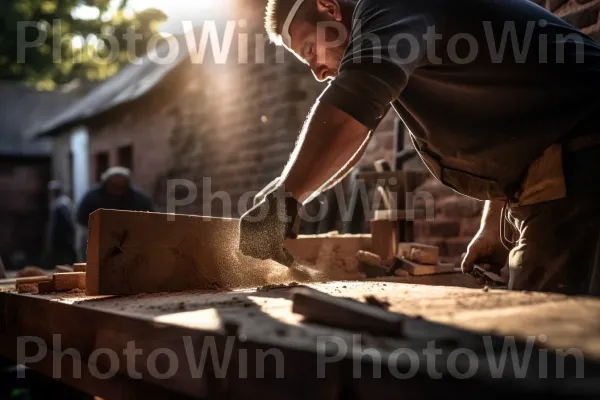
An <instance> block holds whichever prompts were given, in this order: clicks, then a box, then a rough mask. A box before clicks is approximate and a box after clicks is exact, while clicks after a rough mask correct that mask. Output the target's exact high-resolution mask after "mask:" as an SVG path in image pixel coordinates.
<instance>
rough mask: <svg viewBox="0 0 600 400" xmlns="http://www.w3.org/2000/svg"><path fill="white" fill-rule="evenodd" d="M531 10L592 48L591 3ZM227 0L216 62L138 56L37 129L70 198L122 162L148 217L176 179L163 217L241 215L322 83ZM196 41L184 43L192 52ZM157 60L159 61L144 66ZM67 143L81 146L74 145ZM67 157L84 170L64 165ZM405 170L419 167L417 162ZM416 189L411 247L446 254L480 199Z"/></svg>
mask: <svg viewBox="0 0 600 400" xmlns="http://www.w3.org/2000/svg"><path fill="white" fill-rule="evenodd" d="M536 2H537V3H538V4H540V5H542V6H544V7H547V8H548V9H550V10H551V11H553V12H555V13H557V14H558V15H559V16H561V17H563V18H565V19H566V20H567V21H568V22H570V23H571V24H572V25H574V26H575V27H577V28H580V29H582V30H583V32H584V33H586V34H588V35H590V36H591V37H592V38H594V39H596V40H598V38H599V35H600V20H599V11H600V0H587V1H586V0H536ZM233 3H235V4H236V7H235V8H234V9H233V10H231V11H230V13H229V14H228V15H226V16H223V18H222V21H220V23H219V24H218V26H219V28H218V29H219V30H220V33H219V37H226V35H225V36H223V35H224V32H225V33H226V32H227V30H228V29H232V32H233V36H232V37H233V38H234V39H233V41H232V43H231V48H230V51H229V52H226V54H225V53H223V54H221V53H220V52H219V51H216V52H215V51H214V50H215V49H214V47H213V51H207V53H206V54H204V53H202V52H194V51H191V52H189V53H187V52H186V51H187V50H188V49H189V47H188V46H186V45H184V43H185V44H188V45H189V40H190V37H179V38H177V41H178V43H179V51H177V52H175V53H174V54H175V55H176V57H173V58H172V60H170V61H169V62H164V60H166V59H167V58H168V57H166V55H168V54H170V53H169V51H168V50H165V49H164V48H163V50H159V51H157V54H159V56H156V55H152V54H154V53H152V54H150V55H148V56H146V57H145V58H144V59H143V60H141V62H139V63H133V64H132V65H130V66H128V67H127V68H125V69H124V70H123V71H121V72H120V73H119V74H118V75H117V76H116V77H114V78H112V79H110V80H109V81H107V82H105V83H104V84H103V85H101V86H100V87H98V88H96V89H95V90H94V91H92V92H91V93H90V94H89V95H88V97H87V98H85V99H83V100H82V102H81V104H79V105H78V106H77V107H75V108H74V109H72V110H69V111H68V112H67V113H66V114H63V115H59V116H58V117H57V118H56V119H54V120H52V121H50V122H49V123H48V124H47V125H46V126H45V127H44V129H42V130H40V133H41V134H43V135H51V136H54V137H55V159H54V166H55V171H54V173H55V175H58V176H61V177H63V178H65V179H68V180H69V181H71V182H74V183H73V185H78V188H77V189H76V190H75V191H76V192H78V193H81V192H82V191H83V190H84V189H85V188H86V187H87V186H88V185H89V184H90V183H93V182H94V181H95V180H97V178H98V176H99V174H100V173H101V172H102V171H103V170H104V169H106V168H107V167H108V166H113V165H125V166H129V167H131V168H132V170H133V179H134V181H135V182H136V183H137V184H138V185H140V186H141V187H142V188H143V189H144V190H145V191H146V192H148V193H149V194H150V195H152V196H153V198H154V199H155V201H156V203H157V205H158V206H159V209H162V210H167V205H168V197H169V196H171V198H173V196H175V198H177V199H185V198H187V197H188V195H190V192H189V189H188V188H187V187H186V186H185V185H179V186H177V187H176V188H171V189H174V190H172V191H171V192H168V189H169V187H168V186H169V184H168V182H169V180H171V182H173V180H175V179H179V180H187V181H190V182H193V183H194V184H195V188H196V190H197V193H195V194H196V196H192V198H193V201H190V202H189V204H187V205H185V206H179V207H177V208H176V209H175V210H170V211H176V212H179V213H197V214H203V215H215V216H238V215H239V214H240V211H243V210H244V209H245V208H243V207H242V208H240V207H238V204H239V201H240V200H249V194H248V192H249V191H255V190H259V189H261V188H262V187H263V186H264V185H266V184H267V183H268V182H270V181H271V180H272V179H274V178H275V177H276V176H277V175H278V174H279V173H280V172H281V170H282V168H283V166H284V163H285V162H286V161H287V159H288V157H289V154H290V152H291V151H292V149H293V146H294V143H295V140H296V137H297V133H298V132H299V130H300V128H301V126H302V124H303V122H304V119H305V117H306V115H307V113H308V111H309V108H310V106H311V105H312V103H313V101H314V99H315V98H316V97H317V95H318V94H319V93H320V91H321V90H322V89H323V85H322V84H319V83H317V82H316V81H315V80H314V79H313V77H312V75H311V74H310V73H309V72H308V70H307V69H306V66H304V65H303V64H301V63H300V62H299V61H297V60H296V59H295V58H294V57H293V56H291V55H290V54H288V53H285V52H284V51H283V49H277V48H275V47H274V46H272V45H270V44H268V43H267V42H266V35H265V34H264V30H263V27H262V23H263V14H262V13H263V6H264V3H265V0H251V1H241V0H239V1H234V2H233ZM207 28H209V27H208V26H207V25H206V24H205V26H203V27H202V28H201V29H207ZM201 35H202V31H199V32H196V35H195V36H194V39H193V40H194V41H195V42H196V43H195V45H196V47H197V46H198V43H199V38H200V37H201ZM163 47H164V46H163ZM184 49H185V50H184ZM244 49H250V50H249V51H245V50H244ZM161 51H162V53H161ZM165 51H166V53H165ZM153 57H154V59H153ZM157 58H160V59H162V60H163V62H160V63H157V62H153V61H156V59H157ZM397 126H399V127H400V129H399V131H402V129H403V128H402V124H399V123H398V120H397V118H396V117H395V115H392V114H390V115H388V116H387V117H386V119H385V120H384V121H383V123H382V124H381V126H380V128H379V129H378V132H377V133H376V135H375V138H374V140H373V142H372V143H371V145H370V146H369V148H368V150H367V154H366V156H365V158H364V159H363V161H362V165H363V166H365V167H367V168H368V167H369V166H370V165H371V163H372V162H373V161H375V160H377V159H381V158H384V159H387V160H389V161H390V162H393V160H394V155H395V151H396V149H397V148H399V147H401V146H403V145H408V143H407V142H406V139H404V140H402V143H397V137H398V135H397V134H396V133H397V132H396V127H397ZM75 135H78V137H79V138H80V140H79V141H78V143H80V144H81V143H84V145H83V147H84V148H83V149H79V150H78V149H77V148H76V146H74V140H73V137H74V136H75ZM406 136H407V135H406ZM82 153H83V155H82ZM69 154H71V156H69ZM73 157H75V158H78V159H80V160H84V162H83V164H84V165H81V166H80V168H79V169H73V168H72V165H73V162H72V158H73ZM67 160H71V161H70V162H69V161H67ZM405 168H410V169H423V168H424V167H423V165H422V164H421V162H420V161H419V160H418V159H417V160H412V161H411V162H409V163H407V165H406V166H405ZM82 171H83V173H82ZM74 174H79V179H74V178H73V176H74ZM82 175H83V176H82ZM77 182H79V183H77ZM424 188H426V189H427V190H428V191H429V192H430V193H432V194H433V197H434V199H435V200H436V201H435V206H436V216H435V219H434V221H427V222H425V221H421V222H418V223H417V229H416V234H417V240H419V241H423V242H428V243H435V244H437V245H439V246H441V248H442V253H443V254H444V255H446V256H448V257H457V256H459V255H460V254H462V252H464V251H465V249H466V246H467V244H468V242H469V241H470V239H471V237H472V236H473V235H474V234H475V233H476V231H477V229H478V228H479V215H480V212H481V203H480V202H476V201H473V200H471V199H467V198H465V197H462V196H460V195H457V194H455V193H454V192H452V191H451V190H449V189H447V188H445V187H442V186H441V185H439V184H438V183H437V182H436V181H434V180H430V181H428V182H427V183H426V184H425V186H424ZM175 189H176V190H175ZM225 193H226V194H227V195H226V196H225V195H224V194H225ZM191 194H192V195H193V194H194V193H191ZM246 194H248V195H247V196H245V195H246ZM75 197H76V198H78V195H76V196H75ZM224 198H225V199H228V200H225V203H224V201H223V199H224ZM229 201H230V204H231V206H229V205H228V202H229Z"/></svg>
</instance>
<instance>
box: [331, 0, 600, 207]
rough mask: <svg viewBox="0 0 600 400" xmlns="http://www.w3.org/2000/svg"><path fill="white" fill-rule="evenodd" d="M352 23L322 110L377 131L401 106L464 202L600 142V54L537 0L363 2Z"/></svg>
mask: <svg viewBox="0 0 600 400" xmlns="http://www.w3.org/2000/svg"><path fill="white" fill-rule="evenodd" d="M353 18H354V21H353V26H352V32H351V39H350V43H349V45H348V47H347V49H346V52H345V55H344V58H343V60H342V63H341V66H340V73H339V75H338V76H337V77H336V78H335V79H334V80H333V81H332V82H331V83H330V85H329V86H328V88H327V89H326V90H325V91H324V92H323V94H322V95H321V98H320V101H322V102H326V103H329V104H332V105H334V106H335V107H337V108H339V109H341V110H342V111H345V112H346V113H348V114H350V115H351V116H353V117H354V118H355V119H356V120H358V121H359V122H361V123H362V124H364V125H365V126H367V127H368V128H370V129H375V128H376V127H377V124H378V123H379V122H380V120H381V118H382V117H383V116H384V115H385V113H386V111H387V110H388V108H389V106H391V107H393V108H394V109H395V110H396V111H397V113H398V114H399V116H400V117H401V119H402V120H403V122H404V123H405V124H406V125H407V127H408V128H409V130H410V132H411V138H412V140H413V144H414V145H415V147H416V148H417V150H419V153H420V154H421V157H422V158H423V160H424V161H425V163H426V165H427V166H428V167H429V169H430V170H431V171H432V172H433V173H434V175H436V177H438V179H440V180H441V181H442V182H444V183H446V184H448V185H449V186H451V187H452V188H454V189H455V190H457V191H458V192H461V193H463V194H465V195H468V196H472V197H475V198H480V199H492V198H496V199H500V198H503V196H504V195H505V194H507V193H508V192H510V190H512V189H511V188H513V186H514V184H515V183H516V182H519V180H520V179H521V178H522V177H523V174H524V173H525V172H526V170H527V168H528V166H529V165H530V164H531V163H532V162H533V161H534V160H535V159H536V158H537V157H539V156H540V155H541V154H542V153H543V151H544V150H545V149H546V148H547V147H548V146H549V145H551V144H553V143H556V142H557V141H560V140H563V139H566V138H570V137H575V136H581V135H585V134H589V133H600V128H599V127H597V126H594V124H595V121H592V119H594V120H595V119H597V117H598V115H599V113H600V47H599V45H598V44H596V43H595V42H593V41H592V40H591V39H590V38H589V37H587V36H585V35H583V34H582V33H581V32H579V31H577V30H576V29H574V28H573V27H572V26H570V25H568V24H567V23H566V22H564V21H563V20H562V19H560V18H559V17H557V16H555V15H553V14H552V13H550V12H549V11H547V10H546V9H544V8H543V7H540V6H538V5H536V4H535V3H533V2H531V1H529V0H502V1H499V0H461V1H456V0H360V1H359V3H358V5H357V8H356V10H355V12H354V17H353ZM434 35H437V36H434ZM596 125H597V124H596ZM594 131H595V132H594ZM488 183H489V185H488Z"/></svg>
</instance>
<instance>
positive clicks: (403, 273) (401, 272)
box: [394, 268, 410, 278]
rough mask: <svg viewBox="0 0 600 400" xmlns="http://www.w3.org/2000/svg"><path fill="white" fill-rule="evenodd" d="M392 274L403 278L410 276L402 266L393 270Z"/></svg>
mask: <svg viewBox="0 0 600 400" xmlns="http://www.w3.org/2000/svg"><path fill="white" fill-rule="evenodd" d="M394 275H396V276H399V277H401V278H405V277H407V276H410V274H409V273H408V271H407V270H405V269H403V268H398V269H397V270H395V271H394Z"/></svg>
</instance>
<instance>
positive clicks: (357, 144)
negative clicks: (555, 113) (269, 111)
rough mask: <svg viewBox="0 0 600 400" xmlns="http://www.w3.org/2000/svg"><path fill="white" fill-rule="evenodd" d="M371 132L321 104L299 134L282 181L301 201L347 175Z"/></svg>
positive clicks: (348, 117)
mask: <svg viewBox="0 0 600 400" xmlns="http://www.w3.org/2000/svg"><path fill="white" fill-rule="evenodd" d="M368 139H369V129H368V128H367V127H365V126H363V125H362V124H360V123H359V122H357V121H356V120H354V119H353V118H352V117H350V116H349V115H348V114H346V113H344V112H342V111H340V110H338V109H337V108H335V107H333V106H330V105H328V104H325V103H318V104H317V105H316V106H315V108H314V109H313V112H312V113H311V115H309V117H308V120H307V123H306V124H305V127H304V129H303V131H302V133H301V135H300V140H299V141H298V144H297V145H296V149H295V150H294V153H293V154H292V158H291V159H290V162H289V163H288V165H287V166H286V168H285V170H284V172H283V174H282V179H283V183H284V185H285V188H286V190H287V191H288V192H291V194H292V195H293V196H294V197H295V198H296V199H297V200H298V201H300V202H305V201H306V200H307V199H309V198H311V197H312V196H313V194H315V193H318V192H319V191H321V190H322V189H323V188H324V187H330V185H331V184H332V183H334V182H336V181H337V180H339V179H340V178H342V177H343V176H345V175H346V174H347V172H348V171H350V170H351V169H352V167H354V165H356V163H357V162H358V161H359V160H360V158H361V157H362V153H363V152H364V149H365V147H366V145H367V143H368Z"/></svg>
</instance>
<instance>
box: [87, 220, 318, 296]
mask: <svg viewBox="0 0 600 400" xmlns="http://www.w3.org/2000/svg"><path fill="white" fill-rule="evenodd" d="M89 226H90V228H89V239H88V250H87V254H88V259H87V265H86V293H87V294H89V295H99V294H101V295H127V294H140V293H157V292H177V291H184V290H194V289H235V288H243V287H257V286H264V285H268V284H278V283H285V282H294V281H296V282H305V281H312V280H313V279H314V274H313V271H310V270H307V269H306V268H304V269H301V268H291V269H290V268H287V267H285V266H283V265H281V264H279V263H277V262H275V261H271V260H265V261H262V260H256V259H254V258H251V257H247V256H244V255H242V254H241V253H240V252H239V251H238V240H239V229H238V220H236V219H223V218H210V217H198V216H189V215H169V214H159V213H140V212H128V211H116V210H98V211H96V212H94V213H92V215H91V216H90V224H89Z"/></svg>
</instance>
